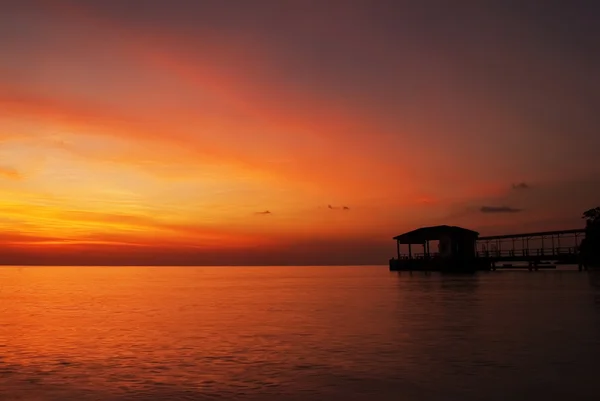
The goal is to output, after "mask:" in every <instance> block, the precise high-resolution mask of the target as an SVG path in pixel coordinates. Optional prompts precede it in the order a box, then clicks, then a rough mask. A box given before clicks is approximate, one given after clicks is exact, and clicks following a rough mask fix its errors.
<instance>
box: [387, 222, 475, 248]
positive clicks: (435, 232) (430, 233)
mask: <svg viewBox="0 0 600 401" xmlns="http://www.w3.org/2000/svg"><path fill="white" fill-rule="evenodd" d="M444 236H450V237H465V236H468V237H473V238H474V239H475V238H477V237H478V236H479V233H478V232H477V231H473V230H468V229H466V228H462V227H457V226H445V225H444V226H432V227H421V228H417V229H416V230H413V231H409V232H407V233H404V234H400V235H397V236H395V237H394V239H395V240H398V241H400V242H401V243H403V244H422V243H424V242H425V241H436V240H439V239H440V238H442V237H444Z"/></svg>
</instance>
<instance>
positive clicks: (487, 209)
mask: <svg viewBox="0 0 600 401" xmlns="http://www.w3.org/2000/svg"><path fill="white" fill-rule="evenodd" d="M479 210H480V211H481V213H517V212H521V211H522V209H516V208H513V207H509V206H482V207H481V209H479Z"/></svg>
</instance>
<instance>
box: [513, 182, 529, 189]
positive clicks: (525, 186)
mask: <svg viewBox="0 0 600 401" xmlns="http://www.w3.org/2000/svg"><path fill="white" fill-rule="evenodd" d="M529 188H531V186H530V185H529V184H527V183H526V182H520V183H518V184H512V189H516V190H520V189H529Z"/></svg>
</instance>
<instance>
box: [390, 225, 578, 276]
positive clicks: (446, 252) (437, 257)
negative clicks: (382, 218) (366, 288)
mask: <svg viewBox="0 0 600 401" xmlns="http://www.w3.org/2000/svg"><path fill="white" fill-rule="evenodd" d="M584 237H585V229H572V230H560V231H544V232H534V233H524V234H509V235H495V236H487V237H479V233H478V232H476V231H472V230H468V229H466V228H462V227H456V226H445V225H443V226H433V227H422V228H419V229H417V230H413V231H409V232H407V233H404V234H401V235H398V236H396V237H394V240H395V241H396V245H397V257H396V258H392V259H390V262H389V263H390V270H393V271H403V270H406V271H442V272H443V271H446V272H472V271H478V270H496V269H507V268H508V269H515V268H516V269H519V268H520V269H523V268H525V269H529V270H539V269H552V268H556V265H564V264H575V265H578V266H579V268H580V270H581V269H582V265H581V262H580V254H579V245H580V243H581V240H583V238H584ZM432 245H433V246H434V250H433V251H432V250H431V247H432ZM436 245H437V251H436V250H435V247H436ZM413 246H415V247H416V248H415V249H414V251H415V252H413ZM419 248H420V249H419ZM419 250H421V252H419ZM403 251H405V252H403ZM406 251H407V252H406Z"/></svg>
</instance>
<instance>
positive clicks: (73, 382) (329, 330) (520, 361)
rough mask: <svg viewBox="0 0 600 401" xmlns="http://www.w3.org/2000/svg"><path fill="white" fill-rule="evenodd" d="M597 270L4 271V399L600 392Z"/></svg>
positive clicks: (478, 396) (0, 308)
mask: <svg viewBox="0 0 600 401" xmlns="http://www.w3.org/2000/svg"><path fill="white" fill-rule="evenodd" d="M598 397H600V274H594V273H586V272H583V273H580V272H573V271H547V272H494V273H484V274H478V275H474V276H442V275H439V274H431V275H424V274H412V275H410V274H407V273H401V274H398V273H390V272H388V271H387V268H386V267H321V268H319V267H245V268H231V267H229V268H222V267H221V268H219V267H105V268H99V267H50V268H48V267H23V268H19V267H3V268H0V399H2V400H36V401H40V400H44V401H45V400H134V401H135V400H218V399H224V400H228V399H236V400H237V399H239V400H409V401H411V400H483V399H485V400H532V399H540V400H554V399H556V400H598V399H600V398H598Z"/></svg>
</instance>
